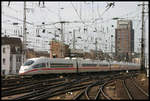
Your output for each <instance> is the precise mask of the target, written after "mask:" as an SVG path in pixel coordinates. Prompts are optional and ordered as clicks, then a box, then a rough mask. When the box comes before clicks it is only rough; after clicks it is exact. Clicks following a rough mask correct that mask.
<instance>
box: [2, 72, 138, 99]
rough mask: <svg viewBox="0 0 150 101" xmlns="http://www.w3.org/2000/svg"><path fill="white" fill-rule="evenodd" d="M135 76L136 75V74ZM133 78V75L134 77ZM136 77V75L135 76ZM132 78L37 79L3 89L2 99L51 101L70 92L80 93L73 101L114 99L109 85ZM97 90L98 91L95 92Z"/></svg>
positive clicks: (101, 76)
mask: <svg viewBox="0 0 150 101" xmlns="http://www.w3.org/2000/svg"><path fill="white" fill-rule="evenodd" d="M134 74H135V73H134ZM132 76H133V75H132ZM134 76H135V75H134ZM129 77H131V75H130V73H129V74H128V75H126V74H125V73H121V74H120V73H118V74H113V73H112V74H110V75H99V74H97V75H95V74H94V75H91V76H88V75H76V76H72V77H70V76H66V77H63V78H55V79H54V78H53V79H51V78H45V79H43V80H40V79H38V78H37V79H35V80H33V81H32V82H30V81H29V82H30V83H29V82H28V83H27V82H25V81H23V83H20V85H19V86H15V85H14V86H13V87H7V85H6V86H5V87H6V88H5V89H2V99H9V100H38V99H47V100H48V99H51V98H53V97H55V96H60V95H63V94H66V93H68V92H77V91H78V92H79V93H78V94H76V95H75V96H73V97H72V99H73V100H78V99H88V100H91V99H92V100H97V99H108V100H111V99H112V98H111V97H110V96H109V95H108V94H107V93H106V92H105V90H104V88H105V87H106V85H107V84H109V83H111V82H113V81H115V80H116V79H121V80H124V79H127V78H129ZM94 89H97V90H94Z"/></svg>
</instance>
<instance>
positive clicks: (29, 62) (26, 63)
mask: <svg viewBox="0 0 150 101" xmlns="http://www.w3.org/2000/svg"><path fill="white" fill-rule="evenodd" d="M33 63H34V61H33V60H27V61H26V62H25V63H24V66H29V65H31V64H33Z"/></svg>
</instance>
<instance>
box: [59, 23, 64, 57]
mask: <svg viewBox="0 0 150 101" xmlns="http://www.w3.org/2000/svg"><path fill="white" fill-rule="evenodd" d="M60 24H61V41H62V45H61V56H62V57H64V45H63V44H64V33H63V24H64V22H60Z"/></svg>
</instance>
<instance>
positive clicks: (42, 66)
mask: <svg viewBox="0 0 150 101" xmlns="http://www.w3.org/2000/svg"><path fill="white" fill-rule="evenodd" d="M44 67H46V64H45V63H41V64H36V65H34V66H33V68H44Z"/></svg>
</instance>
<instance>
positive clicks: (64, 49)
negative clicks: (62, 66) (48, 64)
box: [50, 40, 70, 58]
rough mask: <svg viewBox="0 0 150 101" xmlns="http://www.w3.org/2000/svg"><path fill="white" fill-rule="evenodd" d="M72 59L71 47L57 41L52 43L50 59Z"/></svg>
mask: <svg viewBox="0 0 150 101" xmlns="http://www.w3.org/2000/svg"><path fill="white" fill-rule="evenodd" d="M64 57H70V49H69V45H66V44H63V43H62V42H59V41H57V40H52V41H51V42H50V58H64Z"/></svg>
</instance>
